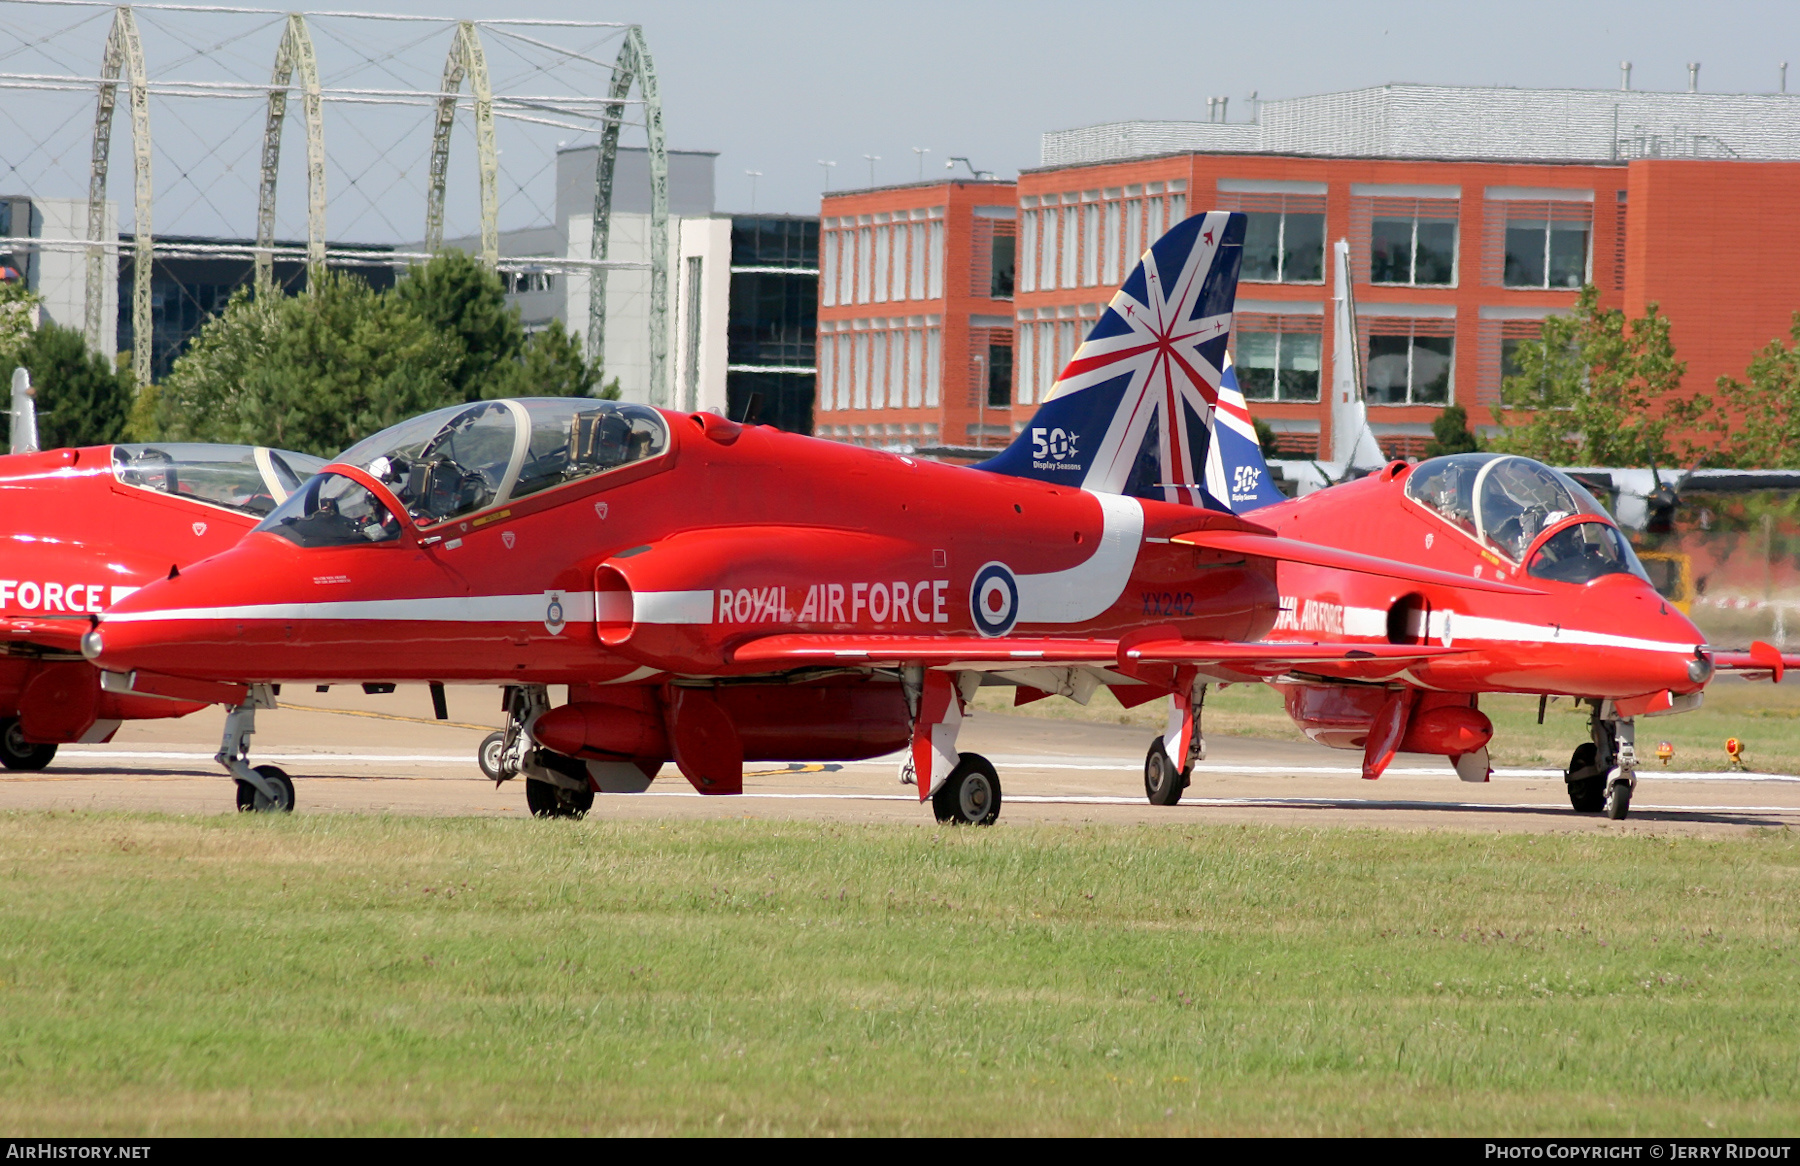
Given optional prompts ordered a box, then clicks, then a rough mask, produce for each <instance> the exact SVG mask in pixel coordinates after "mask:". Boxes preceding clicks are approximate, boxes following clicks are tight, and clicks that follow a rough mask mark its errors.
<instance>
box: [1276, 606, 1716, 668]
mask: <svg viewBox="0 0 1800 1166" xmlns="http://www.w3.org/2000/svg"><path fill="white" fill-rule="evenodd" d="M1307 602H1308V603H1311V602H1314V601H1313V600H1312V599H1310V598H1308V599H1307ZM1445 616H1448V617H1449V619H1450V646H1451V647H1463V648H1467V647H1469V646H1470V645H1471V643H1476V644H1478V643H1480V642H1481V641H1484V640H1485V641H1488V642H1492V643H1501V644H1574V645H1579V646H1581V647H1585V648H1629V649H1632V650H1635V651H1640V652H1679V653H1680V654H1682V655H1684V656H1691V655H1693V652H1694V649H1695V648H1697V647H1700V646H1701V645H1700V644H1698V643H1686V642H1681V641H1675V640H1646V639H1642V638H1640V637H1637V636H1619V635H1614V634H1612V633H1611V632H1595V631H1587V630H1585V629H1582V628H1572V627H1568V626H1567V625H1556V624H1533V623H1521V622H1519V621H1517V620H1510V619H1494V618H1491V617H1489V616H1482V615H1468V614H1466V613H1464V612H1460V611H1434V612H1432V613H1431V627H1430V630H1429V633H1428V634H1427V636H1426V638H1427V639H1429V640H1430V641H1432V642H1433V643H1436V642H1438V641H1439V640H1440V639H1441V638H1442V636H1443V631H1444V617H1445ZM1386 628H1387V612H1385V611H1383V610H1381V609H1380V608H1377V607H1346V608H1344V631H1345V632H1346V633H1347V634H1349V635H1352V636H1357V635H1360V636H1364V637H1368V638H1372V639H1378V638H1383V637H1384V635H1385V632H1386ZM1268 638H1269V639H1270V640H1271V641H1274V642H1277V643H1281V642H1304V643H1309V644H1310V643H1313V642H1314V637H1308V638H1306V639H1304V640H1301V637H1299V636H1293V635H1288V636H1283V635H1282V634H1281V633H1280V632H1276V633H1272V634H1271V635H1270V636H1269V637H1268Z"/></svg>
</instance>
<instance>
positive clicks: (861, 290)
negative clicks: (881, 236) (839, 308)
mask: <svg viewBox="0 0 1800 1166" xmlns="http://www.w3.org/2000/svg"><path fill="white" fill-rule="evenodd" d="M869 235H870V232H869V228H867V227H864V228H862V229H861V230H859V231H858V232H856V302H857V303H859V304H866V303H868V302H869V269H870V268H871V267H872V266H873V264H871V263H870V262H869V251H870V248H871V243H870V239H869Z"/></svg>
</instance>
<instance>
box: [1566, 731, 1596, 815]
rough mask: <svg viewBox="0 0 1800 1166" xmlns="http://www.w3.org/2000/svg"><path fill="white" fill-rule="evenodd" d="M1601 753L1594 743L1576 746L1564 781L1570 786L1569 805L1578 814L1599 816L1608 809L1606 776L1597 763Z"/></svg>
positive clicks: (1583, 743)
mask: <svg viewBox="0 0 1800 1166" xmlns="http://www.w3.org/2000/svg"><path fill="white" fill-rule="evenodd" d="M1599 755H1600V751H1599V750H1598V749H1597V748H1595V747H1594V743H1593V742H1592V741H1584V742H1582V743H1581V744H1579V745H1577V746H1575V752H1574V754H1573V755H1572V756H1571V757H1570V758H1569V768H1568V769H1567V770H1566V771H1565V772H1564V773H1563V780H1564V781H1565V782H1567V783H1568V785H1569V805H1571V806H1573V807H1574V808H1575V812H1576V813H1578V814H1598V813H1599V812H1600V811H1601V810H1603V809H1605V808H1606V774H1605V772H1604V771H1602V770H1601V769H1600V766H1599V763H1598V762H1597V761H1596V758H1598V757H1599Z"/></svg>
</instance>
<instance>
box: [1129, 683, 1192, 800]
mask: <svg viewBox="0 0 1800 1166" xmlns="http://www.w3.org/2000/svg"><path fill="white" fill-rule="evenodd" d="M1205 706H1206V685H1204V684H1190V686H1189V688H1188V696H1187V697H1186V699H1183V697H1182V695H1181V694H1180V693H1177V694H1175V695H1173V696H1171V697H1170V698H1169V726H1168V729H1167V730H1166V731H1165V732H1163V733H1162V734H1161V735H1160V736H1157V737H1153V738H1151V739H1150V751H1149V752H1148V753H1147V754H1145V755H1144V796H1145V797H1147V798H1149V799H1150V804H1151V805H1153V806H1172V805H1175V804H1176V803H1177V802H1179V801H1181V793H1182V791H1183V790H1185V789H1187V787H1188V783H1189V782H1190V781H1192V780H1193V776H1194V763H1195V762H1196V761H1204V760H1206V737H1205V735H1204V734H1202V733H1201V731H1200V714H1201V711H1202V710H1203V709H1204V708H1205ZM1177 756H1179V757H1180V758H1181V764H1179V765H1177V764H1176V763H1175V760H1174V759H1175V758H1176V757H1177Z"/></svg>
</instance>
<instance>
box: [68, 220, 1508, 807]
mask: <svg viewBox="0 0 1800 1166" xmlns="http://www.w3.org/2000/svg"><path fill="white" fill-rule="evenodd" d="M1244 221H1245V220H1244V217H1243V216H1242V215H1240V214H1226V213H1220V212H1215V213H1209V214H1204V215H1200V216H1195V217H1193V218H1190V219H1188V220H1187V221H1185V222H1183V223H1181V224H1178V225H1177V226H1176V227H1175V228H1173V229H1172V230H1171V231H1169V232H1168V234H1166V235H1165V236H1164V237H1163V238H1161V239H1160V240H1158V241H1157V242H1156V243H1155V244H1154V245H1153V246H1152V247H1151V248H1150V250H1149V251H1148V252H1146V253H1145V255H1144V257H1143V259H1142V261H1141V262H1140V263H1139V264H1138V265H1137V266H1136V267H1135V268H1134V269H1133V271H1132V273H1131V275H1130V277H1129V278H1128V279H1127V280H1126V281H1125V283H1124V285H1123V286H1122V287H1121V288H1120V290H1119V291H1118V293H1117V294H1116V295H1115V296H1114V297H1113V300H1112V302H1111V305H1110V306H1109V308H1108V310H1107V311H1106V312H1105V313H1103V314H1102V316H1101V318H1100V320H1099V322H1098V323H1097V325H1096V326H1095V328H1094V330H1093V333H1092V334H1091V335H1090V336H1089V337H1088V340H1087V343H1086V344H1085V345H1084V346H1083V347H1082V349H1081V350H1080V352H1078V353H1077V355H1076V357H1075V359H1074V361H1073V362H1072V363H1071V364H1070V365H1069V368H1068V370H1067V371H1066V372H1065V373H1064V376H1063V379H1062V380H1061V381H1060V382H1059V384H1058V386H1057V388H1056V390H1055V391H1054V392H1053V393H1052V395H1051V397H1050V399H1049V400H1048V401H1047V403H1046V404H1045V405H1044V406H1043V408H1042V409H1041V410H1040V412H1039V413H1038V415H1037V417H1036V418H1034V420H1033V421H1032V423H1031V425H1030V426H1029V427H1028V428H1027V429H1026V430H1025V431H1024V432H1022V433H1021V434H1020V435H1019V438H1018V440H1017V442H1016V443H1015V444H1014V445H1013V446H1012V447H1010V448H1008V449H1007V450H1005V451H1003V452H1002V453H1001V454H999V455H998V456H996V457H995V458H994V459H992V460H991V461H989V462H986V463H984V464H983V465H981V466H979V467H959V466H950V465H942V464H937V463H933V462H927V461H921V460H918V459H915V458H912V457H909V456H905V455H903V454H897V453H890V452H883V451H878V450H870V449H861V448H855V447H851V446H846V445H841V444H838V443H835V442H829V441H821V440H817V439H813V438H808V437H803V436H798V435H795V434H789V433H784V432H781V431H778V430H774V429H771V428H767V427H762V426H751V425H741V424H737V423H734V422H732V421H729V420H726V419H724V418H721V417H718V416H714V415H711V414H706V413H695V414H682V413H675V412H668V411H662V410H657V409H652V408H648V407H645V406H641V405H634V404H616V403H613V402H607V401H596V400H591V399H567V398H565V399H528V400H503V401H483V402H478V403H474V404H470V405H464V406H455V407H452V408H449V409H444V410H440V411H438V412H435V413H430V414H427V415H424V416H422V417H418V418H415V419H413V420H410V421H407V422H404V423H402V424H400V425H397V426H395V427H393V428H391V429H389V430H386V431H384V432H382V433H380V434H377V435H375V436H373V437H370V438H368V439H367V440H365V441H363V442H361V443H360V444H358V445H356V446H354V447H353V448H351V449H350V450H348V451H346V452H345V453H344V454H343V455H341V456H340V457H339V458H338V459H337V460H336V461H335V462H333V463H332V464H330V465H329V466H327V467H325V468H324V469H323V470H322V471H321V472H320V473H319V474H318V475H317V476H315V477H313V478H312V479H311V480H310V481H309V482H307V483H306V485H305V486H304V487H303V488H301V489H299V490H297V491H296V492H295V493H294V494H293V495H292V496H291V497H290V498H288V500H287V501H286V502H284V503H283V504H282V505H281V506H279V507H278V508H276V509H275V510H274V512H273V513H271V514H269V515H268V517H267V518H265V519H264V520H263V521H262V523H261V524H260V525H258V526H257V528H256V530H255V531H254V532H252V533H251V534H250V535H249V536H247V537H246V538H245V539H244V540H243V541H242V542H241V543H239V544H238V545H237V546H236V547H234V548H233V549H231V550H230V551H227V552H225V553H224V554H221V555H218V556H216V557H214V558H212V559H210V560H208V561H206V562H205V563H202V564H197V565H195V566H193V567H191V568H184V569H183V570H182V571H181V572H180V573H179V574H176V575H174V576H173V577H171V578H168V579H166V580H164V581H161V582H158V583H155V584H153V585H151V586H148V587H145V588H143V589H142V590H140V591H138V592H136V593H134V594H132V595H130V596H129V597H126V598H124V599H122V600H121V601H120V602H119V603H117V604H115V605H114V606H113V607H111V608H109V609H108V610H107V611H106V612H105V613H104V614H103V615H101V616H99V617H98V619H97V625H96V627H95V628H94V630H93V631H92V632H90V633H89V634H88V635H87V636H86V637H85V638H84V640H83V644H82V648H83V651H84V653H85V654H86V655H87V657H88V658H89V659H90V660H93V661H95V662H96V663H97V664H98V665H99V666H100V667H101V668H103V669H105V670H106V671H107V673H108V674H109V681H108V683H109V684H111V685H114V686H116V687H117V688H118V689H120V690H121V691H129V692H133V693H145V694H166V695H181V696H185V697H189V698H194V699H210V700H213V701H216V702H218V703H221V704H225V705H228V706H230V707H231V710H232V711H231V713H230V715H229V716H228V718H227V725H226V731H225V740H224V742H223V744H222V747H221V753H220V760H221V762H222V763H223V764H224V765H225V767H226V769H227V770H228V771H229V772H230V774H231V775H232V776H233V777H234V778H236V779H237V781H238V783H239V791H240V804H243V803H244V802H245V801H248V802H249V803H251V804H253V805H255V806H258V807H264V806H266V807H268V808H274V809H288V808H291V807H292V805H293V786H292V783H291V781H289V780H288V778H287V777H286V775H285V774H281V773H280V772H279V771H278V770H273V768H272V767H267V766H264V767H253V766H251V765H250V763H249V756H248V753H249V742H250V734H251V732H252V731H253V729H254V723H255V712H256V710H257V709H258V708H259V707H263V708H266V707H268V706H269V704H270V703H271V700H270V696H269V692H270V687H271V686H272V685H273V684H275V683H278V682H282V681H291V682H298V681H307V682H312V683H323V684H328V683H334V682H345V683H354V682H358V681H361V682H364V683H368V682H393V681H408V680H410V681H419V680H424V681H431V682H440V683H442V682H450V683H463V684H495V685H503V686H505V687H506V689H507V691H508V693H509V696H508V708H509V717H508V725H507V729H506V734H505V737H504V738H503V743H502V748H501V753H500V760H499V765H500V768H501V771H502V775H503V776H505V775H507V774H523V775H524V777H525V778H526V779H527V780H526V782H525V788H526V794H527V802H528V804H529V805H530V807H531V808H532V810H533V811H534V812H535V813H539V814H544V815H563V814H579V813H583V812H585V811H586V810H587V809H588V807H590V806H591V805H592V802H593V798H594V795H595V793H596V792H608V791H633V790H642V789H644V788H645V787H646V786H647V785H648V783H649V782H650V781H651V779H652V777H653V776H654V775H655V774H656V773H657V772H658V770H659V769H660V768H661V767H662V766H663V765H664V764H665V763H666V762H668V761H673V762H674V763H675V765H676V766H677V767H678V768H679V769H680V771H681V773H682V774H683V775H684V776H685V777H686V778H687V779H688V780H689V781H690V782H691V783H692V784H693V786H694V787H695V788H696V789H697V790H699V791H700V792H701V793H707V794H731V793H738V792H741V791H742V789H743V772H744V764H745V762H746V761H759V760H785V761H804V760H854V759H860V758H867V757H873V756H878V755H881V754H885V753H889V752H892V751H896V750H904V751H905V755H906V756H907V758H908V765H909V767H910V770H911V773H912V774H913V775H915V776H914V780H916V783H917V786H918V790H919V796H920V799H921V800H922V801H923V800H930V801H932V803H933V809H934V812H935V813H936V815H937V817H938V818H939V819H940V820H947V821H960V822H971V823H985V822H992V821H993V820H994V818H995V816H996V815H997V814H998V813H999V811H1000V805H1001V786H1000V780H999V776H998V774H997V773H996V772H995V770H994V768H993V766H992V765H991V764H990V763H989V762H988V761H987V760H986V759H984V758H982V757H980V756H979V755H977V754H973V753H968V752H959V751H958V749H957V747H956V738H957V732H958V727H959V725H960V723H961V721H962V719H963V716H964V711H965V707H966V702H967V701H968V700H969V699H970V698H971V697H972V696H973V695H974V692H975V689H976V688H977V687H978V686H980V685H982V684H1001V685H1015V686H1020V687H1022V688H1025V689H1030V690H1033V691H1037V692H1043V693H1058V694H1062V695H1066V696H1071V697H1074V698H1076V699H1079V700H1085V699H1086V698H1087V697H1088V696H1089V695H1090V694H1091V693H1092V692H1093V691H1094V690H1095V689H1096V688H1097V687H1098V686H1100V685H1103V684H1104V685H1109V686H1112V688H1113V691H1114V692H1115V693H1117V694H1118V695H1119V698H1120V700H1121V701H1123V702H1125V703H1127V704H1137V703H1142V702H1143V701H1145V700H1148V699H1153V698H1156V697H1160V696H1164V695H1171V694H1172V695H1173V697H1174V700H1173V707H1174V711H1173V713H1172V715H1171V723H1170V728H1169V734H1168V744H1167V748H1168V750H1169V754H1170V756H1174V757H1181V758H1184V759H1186V760H1187V762H1188V763H1190V764H1191V760H1192V757H1193V756H1194V755H1195V753H1196V751H1197V750H1198V748H1199V744H1200V737H1199V733H1198V732H1197V726H1198V719H1199V718H1198V714H1199V707H1200V706H1199V703H1198V701H1197V700H1196V699H1195V698H1196V696H1197V695H1198V694H1199V693H1201V692H1203V671H1204V670H1206V669H1213V670H1217V669H1221V668H1231V667H1245V668H1256V669H1267V670H1271V671H1273V672H1275V673H1286V672H1288V671H1291V670H1293V669H1297V668H1304V669H1305V670H1307V672H1308V674H1310V675H1316V676H1321V677H1331V678H1335V679H1338V680H1341V681H1343V682H1346V683H1381V682H1385V681H1386V680H1387V679H1388V678H1389V677H1391V676H1392V675H1393V674H1394V672H1395V670H1396V668H1397V667H1399V666H1401V665H1404V664H1406V663H1411V662H1416V661H1419V660H1423V659H1429V658H1434V657H1438V656H1446V655H1454V654H1457V653H1459V652H1461V651H1462V649H1461V648H1460V647H1452V646H1444V645H1439V644H1428V643H1411V642H1409V643H1402V644H1385V643H1384V644H1369V645H1364V644H1356V645H1345V644H1337V643H1326V644H1316V645H1315V644H1300V643H1283V644H1274V643H1267V642H1262V640H1263V637H1264V635H1265V633H1267V632H1268V631H1269V630H1270V629H1271V628H1272V627H1273V626H1274V625H1275V624H1276V622H1277V619H1278V616H1279V615H1280V612H1279V610H1278V608H1279V598H1278V596H1279V590H1278V588H1277V586H1276V567H1277V564H1279V563H1304V564H1309V565H1312V566H1315V567H1325V568H1331V569H1335V570H1339V571H1343V572H1346V573H1352V574H1353V573H1357V572H1370V573H1374V574H1376V575H1381V576H1394V577H1396V578H1397V580H1398V582H1397V583H1396V586H1397V587H1399V588H1400V589H1402V590H1404V591H1407V592H1409V593H1410V592H1414V591H1417V592H1419V593H1421V594H1423V595H1425V596H1427V597H1428V601H1429V602H1431V603H1435V604H1438V605H1439V606H1440V607H1441V606H1443V605H1446V604H1448V603H1449V602H1450V598H1449V597H1451V596H1453V595H1456V594H1458V593H1461V592H1464V591H1473V590H1485V591H1489V592H1493V593H1496V594H1499V595H1524V594H1527V593H1529V592H1530V591H1531V589H1530V588H1527V587H1524V586H1522V585H1520V584H1518V583H1514V582H1510V581H1507V580H1502V579H1499V578H1492V577H1490V578H1487V579H1468V578H1464V577H1460V576H1457V575H1453V574H1449V573H1446V572H1443V571H1440V570H1437V569H1435V568H1429V567H1417V566H1412V565H1396V564H1393V563H1388V562H1384V561H1382V560H1380V559H1377V558H1373V557H1370V556H1367V555H1363V554H1359V553H1356V552H1353V551H1346V550H1341V549H1335V548H1322V547H1318V546H1313V545H1309V544H1305V543H1299V542H1294V541H1292V540H1288V539H1282V538H1278V537H1275V536H1273V535H1272V534H1271V533H1270V532H1269V531H1268V530H1266V529H1265V528H1263V527H1261V526H1258V525H1256V524H1254V523H1251V522H1247V521H1245V520H1243V519H1241V518H1238V517H1236V516H1234V515H1233V514H1231V513H1230V511H1229V508H1228V507H1226V506H1225V505H1224V504H1223V503H1222V502H1220V501H1219V500H1218V499H1217V498H1216V497H1214V495H1213V491H1211V490H1209V489H1208V487H1207V485H1206V483H1205V481H1204V474H1205V466H1206V457H1207V452H1208V449H1209V447H1210V444H1211V439H1212V431H1213V425H1212V422H1213V415H1214V408H1213V406H1214V404H1215V402H1216V400H1217V396H1218V390H1219V385H1220V381H1221V375H1222V370H1223V368H1224V367H1225V360H1226V356H1225V354H1226V350H1227V348H1228V346H1229V342H1230V328H1231V314H1232V305H1233V301H1234V298H1235V295H1236V286H1237V273H1238V265H1239V261H1240V258H1241V252H1242V239H1243V232H1244ZM1209 499H1210V502H1209ZM551 685H567V686H568V693H569V697H568V701H567V702H566V703H564V704H561V705H559V706H556V707H551V704H550V696H549V688H550V686H551Z"/></svg>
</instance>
